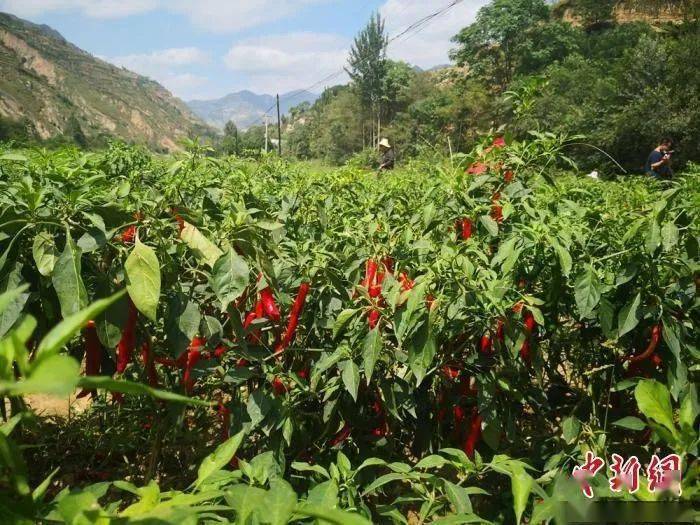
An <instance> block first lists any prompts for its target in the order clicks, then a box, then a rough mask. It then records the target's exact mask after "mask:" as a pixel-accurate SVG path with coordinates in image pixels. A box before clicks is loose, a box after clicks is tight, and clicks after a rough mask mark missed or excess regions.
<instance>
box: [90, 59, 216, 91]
mask: <svg viewBox="0 0 700 525" xmlns="http://www.w3.org/2000/svg"><path fill="white" fill-rule="evenodd" d="M100 58H102V59H103V60H106V61H107V62H111V63H112V64H115V65H117V66H121V67H125V68H126V69H128V70H130V71H134V72H136V73H139V74H141V75H144V76H147V77H150V78H152V79H154V80H156V81H158V82H159V83H161V84H163V85H164V86H165V87H167V88H168V89H169V90H170V91H172V92H173V93H174V94H175V95H177V96H179V97H182V98H191V97H193V96H194V95H196V94H197V93H198V89H199V88H201V87H202V86H204V85H206V83H207V79H206V78H205V77H202V76H198V75H195V74H192V73H190V72H188V71H186V70H187V69H188V68H189V67H191V66H197V65H201V64H205V63H207V62H209V55H207V53H205V52H204V51H202V50H201V49H198V48H196V47H181V48H171V49H162V50H158V51H153V52H151V53H143V54H133V55H124V56H117V57H100Z"/></svg>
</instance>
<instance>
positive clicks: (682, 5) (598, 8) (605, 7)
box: [554, 0, 700, 24]
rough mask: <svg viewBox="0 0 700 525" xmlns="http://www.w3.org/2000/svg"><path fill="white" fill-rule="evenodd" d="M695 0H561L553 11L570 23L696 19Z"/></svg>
mask: <svg viewBox="0 0 700 525" xmlns="http://www.w3.org/2000/svg"><path fill="white" fill-rule="evenodd" d="M699 7H700V2H698V0H561V1H560V2H558V3H557V4H556V5H555V8H554V13H555V15H557V16H559V17H561V18H562V19H564V20H566V21H568V22H572V23H574V24H590V23H595V22H603V21H614V22H617V23H629V22H646V23H648V24H665V23H681V22H683V21H686V20H697V16H698V10H699Z"/></svg>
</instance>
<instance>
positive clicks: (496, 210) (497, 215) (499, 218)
mask: <svg viewBox="0 0 700 525" xmlns="http://www.w3.org/2000/svg"><path fill="white" fill-rule="evenodd" d="M491 218H492V219H493V220H494V221H496V222H497V223H499V224H500V223H502V222H503V206H501V205H500V204H494V205H493V206H491Z"/></svg>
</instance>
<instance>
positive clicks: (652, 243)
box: [645, 217, 661, 255]
mask: <svg viewBox="0 0 700 525" xmlns="http://www.w3.org/2000/svg"><path fill="white" fill-rule="evenodd" d="M660 245H661V227H660V226H659V221H658V218H657V217H651V218H650V220H649V230H648V231H647V237H646V242H645V248H646V250H647V253H648V254H649V255H654V252H656V250H657V249H658V248H659V246H660Z"/></svg>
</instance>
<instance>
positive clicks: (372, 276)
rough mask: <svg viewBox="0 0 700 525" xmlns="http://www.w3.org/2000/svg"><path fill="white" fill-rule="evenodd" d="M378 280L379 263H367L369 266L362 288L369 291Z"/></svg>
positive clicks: (370, 260)
mask: <svg viewBox="0 0 700 525" xmlns="http://www.w3.org/2000/svg"><path fill="white" fill-rule="evenodd" d="M376 279H377V263H376V262H375V261H373V260H372V259H369V260H368V261H367V266H366V267H365V278H364V280H363V281H362V286H363V287H364V288H367V289H368V290H369V289H370V288H371V287H372V286H373V285H374V283H375V281H376Z"/></svg>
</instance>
